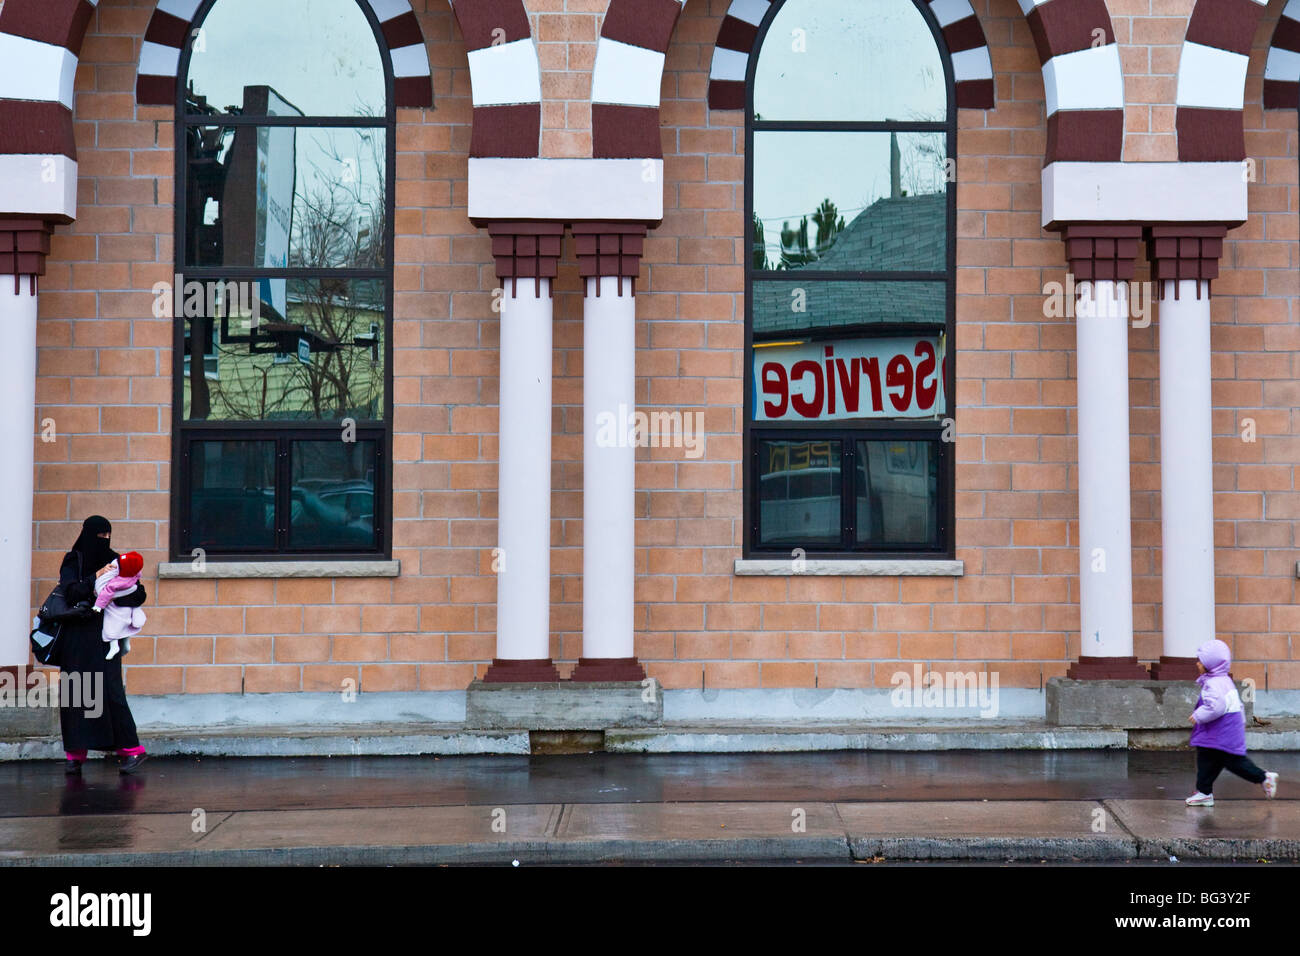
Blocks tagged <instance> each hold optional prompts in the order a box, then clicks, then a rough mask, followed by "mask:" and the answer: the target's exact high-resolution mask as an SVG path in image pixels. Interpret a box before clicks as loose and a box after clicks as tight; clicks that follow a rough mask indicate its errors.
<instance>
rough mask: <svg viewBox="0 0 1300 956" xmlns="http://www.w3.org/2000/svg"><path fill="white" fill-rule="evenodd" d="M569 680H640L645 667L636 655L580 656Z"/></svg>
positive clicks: (643, 676)
mask: <svg viewBox="0 0 1300 956" xmlns="http://www.w3.org/2000/svg"><path fill="white" fill-rule="evenodd" d="M569 680H574V681H637V682H640V681H643V680H645V668H644V667H642V666H641V664H640V662H639V661H638V660H637V659H636V658H635V657H580V658H578V666H577V667H575V668H574V669H573V674H572V675H570V677H569Z"/></svg>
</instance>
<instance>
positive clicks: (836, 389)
mask: <svg viewBox="0 0 1300 956" xmlns="http://www.w3.org/2000/svg"><path fill="white" fill-rule="evenodd" d="M945 362H946V359H945V356H944V343H943V339H942V338H941V337H940V336H921V337H916V336H908V337H906V338H891V339H852V340H845V341H840V342H806V343H804V344H802V345H779V346H773V347H770V348H763V347H761V346H760V347H757V348H755V349H754V405H755V408H754V420H755V421H760V422H806V421H834V420H836V419H842V418H933V417H934V416H936V415H940V414H942V413H943V411H944V409H945V407H946V406H947V403H946V401H945V398H944V391H943V382H944V378H945V377H946V375H945V373H946V370H947V366H946V364H945Z"/></svg>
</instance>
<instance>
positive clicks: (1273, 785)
mask: <svg viewBox="0 0 1300 956" xmlns="http://www.w3.org/2000/svg"><path fill="white" fill-rule="evenodd" d="M1263 787H1264V796H1265V797H1267V798H1268V799H1270V800H1272V799H1273V798H1274V797H1276V796H1277V774H1276V773H1274V772H1273V771H1272V770H1266V771H1265V772H1264V783H1263Z"/></svg>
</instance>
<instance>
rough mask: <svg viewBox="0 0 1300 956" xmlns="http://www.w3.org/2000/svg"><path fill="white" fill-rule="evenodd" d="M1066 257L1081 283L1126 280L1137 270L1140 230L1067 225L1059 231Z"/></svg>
mask: <svg viewBox="0 0 1300 956" xmlns="http://www.w3.org/2000/svg"><path fill="white" fill-rule="evenodd" d="M1061 238H1062V239H1064V240H1065V258H1066V261H1067V262H1068V263H1069V268H1070V272H1071V274H1073V275H1074V277H1075V278H1076V279H1078V280H1080V281H1086V282H1092V281H1095V280H1105V279H1110V280H1114V281H1127V280H1129V279H1132V278H1133V275H1134V272H1135V270H1136V267H1137V250H1138V242H1139V241H1140V240H1141V238H1142V227H1141V226H1137V225H1132V226H1129V225H1112V224H1098V223H1089V222H1082V223H1079V222H1072V223H1066V224H1065V225H1064V226H1063V227H1062V228H1061Z"/></svg>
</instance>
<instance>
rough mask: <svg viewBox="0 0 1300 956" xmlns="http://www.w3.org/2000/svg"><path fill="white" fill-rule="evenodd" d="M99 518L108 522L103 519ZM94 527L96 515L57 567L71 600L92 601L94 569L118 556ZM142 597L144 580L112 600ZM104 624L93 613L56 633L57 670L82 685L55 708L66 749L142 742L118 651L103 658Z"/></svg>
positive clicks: (132, 601)
mask: <svg viewBox="0 0 1300 956" xmlns="http://www.w3.org/2000/svg"><path fill="white" fill-rule="evenodd" d="M99 521H101V522H103V524H104V525H107V524H108V522H107V521H105V520H104V519H102V518H100V519H99ZM104 530H108V529H107V528H105V529H104ZM97 531H98V526H97V525H95V524H94V519H87V521H86V530H83V531H82V534H81V537H79V538H78V539H77V543H76V544H75V545H74V546H73V550H71V551H69V552H68V554H67V556H66V557H65V558H64V559H63V565H62V566H61V567H60V568H59V580H60V582H62V583H63V584H65V585H67V589H66V593H67V596H68V600H69V601H70V602H72V603H76V602H78V601H93V600H94V598H95V572H96V571H98V570H99V569H100V568H101V567H103V566H104V565H105V564H107V563H108V562H109V561H113V560H116V558H117V553H116V552H114V551H112V550H111V549H110V548H109V547H108V542H107V541H106V540H105V539H103V538H100V537H98V536H97ZM144 600H145V592H144V585H143V584H140V585H137V586H136V589H135V591H133V592H132V593H131V594H125V595H123V596H121V597H119V598H117V599H116V602H115V603H117V604H118V605H119V606H121V607H139V606H140V605H142V604H143V603H144ZM103 627H104V615H102V614H95V615H94V616H93V617H90V618H88V619H86V620H80V621H68V622H66V623H65V624H64V625H63V631H62V633H61V634H60V636H59V652H58V653H59V670H60V671H62V672H63V680H67V679H68V676H69V675H70V674H77V675H79V676H78V677H77V680H78V681H80V682H81V687H82V691H81V694H80V695H79V698H80V699H78V698H75V697H71V696H70V697H69V698H68V705H66V706H65V705H63V704H62V703H61V704H60V707H59V724H60V726H61V727H62V730H63V749H64V750H66V751H70V752H74V753H75V752H77V751H82V750H121V749H123V748H127V747H138V746H139V745H140V738H139V737H138V736H137V734H136V729H135V718H133V717H132V716H131V708H130V706H129V705H128V704H127V701H126V686H125V685H124V684H123V683H122V655H121V654H118V655H117V656H115V657H114V658H113V659H112V660H105V659H104V656H105V655H106V654H107V653H108V645H107V644H106V643H105V642H104V639H103V633H102V632H103ZM97 675H102V677H101V676H97ZM91 688H93V689H94V690H93V692H94V693H97V694H100V695H101V696H102V701H99V700H93V699H90V698H87V697H86V696H85V695H86V694H88V693H91V692H92V691H91ZM87 704H101V705H102V709H101V707H94V708H88V707H87V706H86V705H87ZM94 710H100V712H99V714H98V716H91V714H92V713H93V712H94Z"/></svg>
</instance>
